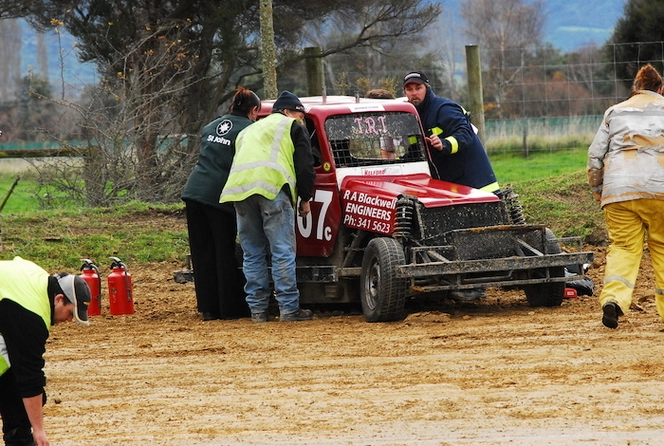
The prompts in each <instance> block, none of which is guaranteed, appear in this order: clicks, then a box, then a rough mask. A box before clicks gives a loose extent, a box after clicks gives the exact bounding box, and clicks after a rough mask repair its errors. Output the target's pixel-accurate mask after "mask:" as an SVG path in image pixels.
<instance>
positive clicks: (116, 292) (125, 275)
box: [108, 257, 134, 316]
mask: <svg viewBox="0 0 664 446" xmlns="http://www.w3.org/2000/svg"><path fill="white" fill-rule="evenodd" d="M109 259H111V260H113V263H112V264H111V271H112V272H111V274H109V275H108V301H109V304H110V309H111V314H112V315H114V316H115V315H120V314H134V297H133V294H134V286H133V285H132V283H131V274H129V272H128V271H127V266H126V265H125V264H124V263H122V260H120V259H119V258H117V257H109Z"/></svg>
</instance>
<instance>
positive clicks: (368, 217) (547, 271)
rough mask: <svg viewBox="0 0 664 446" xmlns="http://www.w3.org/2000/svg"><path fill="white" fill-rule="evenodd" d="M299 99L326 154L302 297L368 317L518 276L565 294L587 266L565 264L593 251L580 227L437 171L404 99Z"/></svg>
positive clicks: (386, 317) (542, 293)
mask: <svg viewBox="0 0 664 446" xmlns="http://www.w3.org/2000/svg"><path fill="white" fill-rule="evenodd" d="M300 100H301V101H302V103H303V104H304V106H305V108H306V118H305V120H306V126H307V128H308V130H309V134H310V137H311V145H312V147H313V149H314V155H315V158H316V167H315V170H316V187H315V193H314V198H313V201H312V202H311V213H310V214H309V215H307V216H306V217H305V218H302V217H300V216H297V218H296V222H295V226H296V232H297V254H298V256H297V278H298V287H299V289H300V293H301V300H300V301H301V303H302V304H307V303H309V304H319V303H326V304H329V303H335V302H336V303H351V302H358V301H359V302H360V303H361V305H362V310H363V313H364V315H365V317H366V319H367V320H368V321H370V322H377V321H393V320H398V319H400V318H402V317H403V309H404V305H405V303H406V300H407V299H410V298H417V297H418V296H419V295H422V294H423V293H431V292H436V293H449V292H451V291H459V290H472V289H478V288H480V289H482V288H485V287H487V286H500V287H502V286H509V287H511V288H515V287H517V288H522V289H523V290H524V291H525V294H526V298H527V300H528V303H529V304H530V305H531V306H558V305H560V304H561V303H562V300H563V295H564V290H565V282H566V281H568V280H573V279H578V278H579V277H581V276H569V275H568V276H567V277H566V274H565V268H566V267H567V266H569V265H576V266H577V267H578V268H577V270H578V271H583V269H582V268H583V267H582V265H584V264H588V263H591V262H592V260H593V253H591V252H581V246H582V245H581V240H580V239H578V238H566V239H564V240H562V239H556V238H555V236H553V234H552V232H551V231H550V230H549V229H547V228H546V227H545V226H543V225H527V224H525V223H524V221H523V215H522V212H521V208H520V205H519V203H518V200H517V199H516V195H515V194H513V193H509V192H508V193H506V194H504V195H503V196H502V198H499V197H498V196H496V195H494V194H492V193H487V192H482V191H480V190H477V189H472V188H470V187H466V186H461V185H458V184H453V183H448V182H444V181H439V180H435V179H433V178H432V177H431V174H430V168H429V164H428V161H427V153H426V151H427V148H426V145H425V142H424V137H423V131H422V127H421V125H420V121H419V117H418V115H417V111H416V110H415V108H414V107H413V106H412V105H411V104H410V103H408V102H405V100H403V99H394V100H381V99H365V98H355V97H347V96H328V97H304V98H300ZM273 102H274V101H263V103H262V110H261V115H262V116H265V115H267V114H269V113H270V112H271V110H272V104H273ZM563 243H564V244H565V247H566V250H570V248H569V247H571V250H572V251H573V252H562V250H561V244H563ZM477 294H478V295H480V296H481V295H482V293H477Z"/></svg>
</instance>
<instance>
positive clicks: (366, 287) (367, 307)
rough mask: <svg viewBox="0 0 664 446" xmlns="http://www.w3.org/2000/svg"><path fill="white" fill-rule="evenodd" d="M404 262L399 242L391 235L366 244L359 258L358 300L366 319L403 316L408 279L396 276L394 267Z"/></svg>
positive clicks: (399, 317)
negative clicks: (360, 272)
mask: <svg viewBox="0 0 664 446" xmlns="http://www.w3.org/2000/svg"><path fill="white" fill-rule="evenodd" d="M405 263H406V259H405V257H404V253H403V248H402V247H401V244H399V242H397V241H396V240H394V239H392V238H389V237H378V238H375V239H373V240H371V241H370V242H369V244H368V245H367V249H366V250H365V252H364V257H363V258H362V276H361V280H360V300H361V303H362V312H363V313H364V316H365V317H366V319H367V321H368V322H388V321H396V320H399V319H401V318H402V317H403V308H404V305H405V303H406V290H407V285H408V282H407V279H402V278H398V277H397V267H398V266H399V265H404V264H405Z"/></svg>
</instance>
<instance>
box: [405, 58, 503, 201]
mask: <svg viewBox="0 0 664 446" xmlns="http://www.w3.org/2000/svg"><path fill="white" fill-rule="evenodd" d="M403 91H404V93H405V94H406V97H407V98H408V102H410V103H411V104H413V105H414V106H415V108H416V109H417V112H418V114H419V115H420V120H421V121H422V127H423V128H424V132H425V135H424V136H425V137H426V140H427V143H428V146H429V147H428V152H429V158H430V161H431V164H432V165H433V166H432V170H433V172H432V175H433V176H434V177H435V178H437V179H439V180H443V181H449V182H451V183H457V184H462V185H464V186H470V187H473V188H475V189H480V190H483V191H486V192H493V193H496V192H499V190H500V188H499V186H498V182H497V181H496V175H495V173H494V172H493V168H492V167H491V163H490V162H489V157H488V156H487V154H486V151H485V150H484V147H483V146H482V142H481V141H480V139H479V137H478V136H477V134H476V133H475V131H474V129H473V126H472V124H471V123H470V118H469V116H468V113H467V112H466V110H464V108H463V107H461V106H460V105H459V104H457V103H456V102H454V101H452V100H450V99H447V98H442V97H439V96H436V94H435V93H434V92H433V90H432V89H431V85H429V78H427V76H426V74H424V73H423V72H421V71H412V72H410V73H408V74H407V75H406V76H404V78H403Z"/></svg>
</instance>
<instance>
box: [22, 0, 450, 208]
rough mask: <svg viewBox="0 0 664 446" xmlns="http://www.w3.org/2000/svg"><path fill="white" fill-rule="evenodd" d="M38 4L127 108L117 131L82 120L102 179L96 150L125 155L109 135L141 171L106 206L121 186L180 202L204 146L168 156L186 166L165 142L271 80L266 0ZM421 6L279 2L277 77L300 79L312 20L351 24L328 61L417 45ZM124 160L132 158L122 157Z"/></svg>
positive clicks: (89, 116) (396, 0)
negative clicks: (235, 94) (238, 89)
mask: <svg viewBox="0 0 664 446" xmlns="http://www.w3.org/2000/svg"><path fill="white" fill-rule="evenodd" d="M35 1H36V0H35ZM36 3H37V4H38V5H37V6H36V7H35V8H34V10H33V12H34V14H33V15H32V16H31V21H32V23H33V24H34V25H35V26H37V27H39V28H44V27H48V26H52V23H53V20H54V17H55V18H57V20H60V21H61V23H63V26H64V27H66V29H67V30H69V31H70V32H71V33H72V34H73V35H74V36H75V37H77V38H78V39H79V42H80V46H79V48H80V57H81V59H82V60H83V61H94V62H95V63H96V64H97V66H98V68H99V71H100V73H101V76H102V78H103V79H104V83H103V85H102V86H103V87H104V88H105V89H107V88H108V89H110V88H112V89H116V90H115V91H113V94H115V95H116V96H117V97H118V98H119V101H122V104H121V105H122V107H120V108H121V109H122V110H123V112H122V113H120V114H119V115H118V116H116V119H120V120H119V121H118V122H115V121H113V122H114V124H113V125H111V123H110V122H105V123H104V125H100V124H99V123H98V122H97V121H95V120H94V119H95V117H96V115H95V113H92V110H88V109H85V108H81V109H80V112H79V113H80V116H81V119H82V123H83V124H82V125H83V126H84V127H85V128H86V129H87V130H88V133H90V134H92V135H94V137H95V138H97V139H98V141H95V144H91V145H90V147H91V148H94V150H96V152H95V151H94V150H93V151H91V152H89V154H90V155H89V156H98V157H99V158H100V160H99V162H100V164H99V165H100V166H101V168H102V169H106V170H110V169H111V165H110V164H109V163H107V162H106V161H105V158H108V157H109V156H107V155H106V154H105V153H104V152H100V151H99V150H98V149H97V148H101V147H102V146H103V145H104V144H102V142H101V141H115V144H116V145H115V146H113V144H106V145H107V146H108V147H113V150H109V151H110V152H111V153H113V154H114V156H115V154H116V153H117V152H118V151H119V148H118V147H117V144H119V140H116V139H115V138H114V137H111V135H109V134H108V131H110V130H112V131H114V132H118V131H119V132H121V133H122V134H123V136H124V139H125V140H126V139H127V138H129V139H130V142H129V143H127V142H125V143H124V144H125V145H126V144H129V148H130V149H131V150H130V151H131V154H132V160H133V161H134V162H135V163H137V166H136V168H135V169H130V170H129V171H128V173H127V175H128V176H127V178H131V179H132V181H125V179H124V178H120V177H118V176H116V177H115V178H116V180H117V181H118V185H113V187H110V186H109V185H105V186H104V187H103V188H100V189H99V191H103V193H104V194H106V196H108V191H109V190H110V191H115V188H116V186H118V187H121V188H124V189H123V190H125V191H126V190H129V191H130V193H128V194H127V193H125V195H130V196H133V197H135V198H139V199H143V200H150V201H154V200H160V201H163V200H172V199H174V197H176V196H177V194H178V193H179V190H178V188H177V187H176V186H175V185H174V184H173V180H174V179H177V178H180V175H179V172H178V174H177V175H176V174H174V172H173V171H172V170H171V169H172V168H173V169H175V168H176V167H178V166H179V167H183V166H184V168H186V169H187V170H188V169H190V167H191V164H192V159H193V157H194V156H195V155H196V154H197V151H198V140H197V138H195V137H187V138H185V139H182V141H180V142H178V144H177V147H176V146H174V150H173V151H170V152H169V156H170V155H173V156H175V155H176V154H179V156H180V159H179V160H178V161H177V162H175V161H171V160H170V159H166V158H165V156H164V153H163V150H164V145H163V144H164V143H163V140H162V139H161V135H164V134H169V135H172V134H179V135H196V134H198V132H199V131H200V128H201V126H202V124H204V123H205V122H207V121H208V120H209V119H210V118H211V117H212V116H213V113H214V111H215V110H216V108H217V107H218V106H219V105H220V104H222V103H224V101H225V100H226V99H227V98H228V97H229V96H230V95H231V94H232V91H233V89H234V88H235V86H236V85H238V84H243V85H246V86H248V87H249V88H253V89H258V88H260V86H261V84H262V81H263V80H264V78H263V76H264V75H265V73H263V69H262V64H261V56H262V54H261V51H260V49H261V45H260V39H259V36H260V33H259V20H258V14H257V12H258V8H259V7H260V6H261V2H260V0H251V1H247V0H227V1H225V2H224V4H223V7H219V3H218V2H217V1H214V0H201V1H197V2H191V1H188V0H179V1H173V2H154V1H152V0H114V1H113V7H112V8H111V7H109V3H108V2H106V1H103V2H102V1H99V0H80V1H78V2H75V4H74V5H73V7H72V4H71V1H70V0H42V1H36ZM421 3H422V0H391V1H390V2H387V3H385V2H382V1H378V0H319V1H317V2H311V1H310V0H279V1H274V4H273V21H274V22H273V23H274V30H275V35H274V42H275V46H276V48H277V54H276V65H277V66H276V68H277V72H278V73H279V75H280V76H282V77H283V76H284V75H285V74H286V73H288V71H291V72H294V73H298V72H301V71H298V70H299V67H298V63H300V62H301V61H302V60H303V57H304V56H303V54H302V46H303V45H302V42H303V34H302V32H301V30H302V27H303V26H304V24H305V23H307V20H311V21H313V20H318V21H320V22H325V21H326V20H327V19H328V18H329V17H330V14H331V13H332V12H333V11H337V12H339V14H341V15H342V16H343V17H344V18H345V19H346V20H348V21H350V22H353V23H354V25H353V27H352V30H353V32H352V33H351V34H347V35H346V36H344V39H341V40H340V41H339V42H337V44H335V45H332V46H330V47H328V48H326V50H325V52H324V53H323V54H322V56H321V57H326V56H329V55H331V54H334V53H336V52H343V51H350V50H351V49H352V48H354V47H362V48H367V49H371V50H372V51H377V52H379V51H381V50H383V49H384V48H387V47H388V46H389V43H388V42H389V41H390V40H397V39H399V38H401V37H407V36H409V35H414V34H416V33H418V32H420V31H421V29H422V27H423V26H426V25H427V24H428V23H430V22H431V21H432V20H433V19H435V16H432V17H431V14H430V13H432V12H435V11H437V7H436V6H425V7H422V6H421ZM427 13H428V14H429V15H427ZM268 65H269V64H268ZM109 94H110V91H109ZM102 116H104V114H103V113H102ZM120 117H121V118H120ZM90 120H92V121H91V122H90ZM111 127H112V128H111ZM95 129H96V130H95ZM184 146H186V147H184ZM127 151H128V149H127V148H125V150H123V151H121V152H122V153H126V152H127ZM95 153H96V155H94V154H95ZM122 165H123V166H129V164H122ZM92 170H93V171H94V169H92ZM98 176H100V178H109V176H112V175H101V174H100V175H98ZM135 183H136V184H135ZM182 184H184V180H182V182H181V184H180V186H181V185H182ZM90 187H91V186H88V189H90ZM113 193H115V192H111V194H110V195H111V196H112V195H113ZM98 195H99V194H98V193H92V194H88V201H89V202H96V203H98V202H104V201H107V200H106V198H105V197H102V198H99V197H98ZM120 195H121V194H119V193H118V194H117V196H120Z"/></svg>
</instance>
